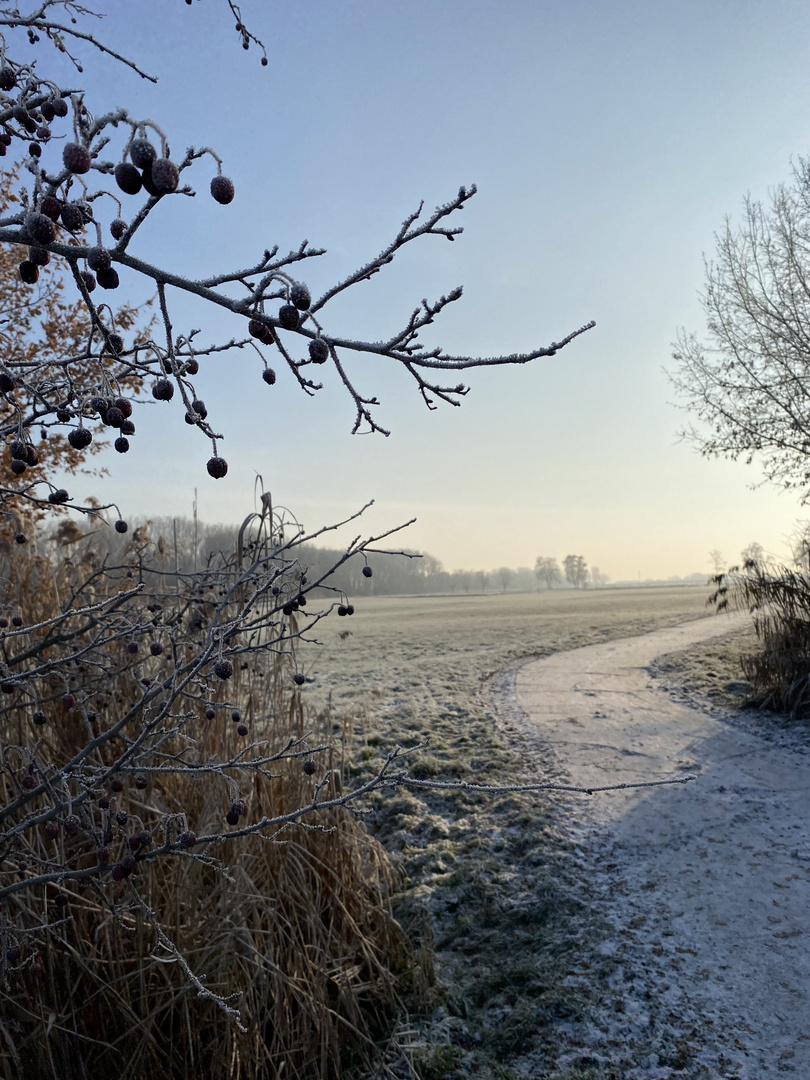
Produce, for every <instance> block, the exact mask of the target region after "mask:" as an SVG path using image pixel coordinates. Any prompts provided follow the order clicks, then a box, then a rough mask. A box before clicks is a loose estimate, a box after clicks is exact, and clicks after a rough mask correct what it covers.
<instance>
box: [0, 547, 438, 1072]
mask: <svg viewBox="0 0 810 1080" xmlns="http://www.w3.org/2000/svg"><path fill="white" fill-rule="evenodd" d="M15 527H16V526H15ZM254 542H255V541H254ZM61 550H62V554H61V555H59V554H57V553H56V552H55V551H50V552H47V553H44V554H39V555H35V554H31V555H28V556H27V557H26V558H25V559H24V560H22V559H20V558H19V556H18V553H16V552H15V551H14V550H13V548H12V547H11V546H10V545H9V543H8V542H6V544H5V547H3V546H2V542H0V563H2V565H0V572H3V573H4V574H5V577H6V581H7V593H6V599H7V601H8V603H7V605H6V606H7V608H8V610H9V611H11V610H19V611H20V612H22V613H23V614H24V617H25V623H26V625H34V624H36V623H38V622H42V621H43V620H44V619H45V618H46V617H48V615H49V614H52V613H53V612H54V611H57V610H58V605H59V598H60V596H64V595H65V594H66V593H70V591H71V590H72V589H73V590H75V589H77V588H78V587H79V585H80V584H81V586H82V588H86V583H87V580H88V576H90V577H92V578H93V580H94V581H95V585H94V589H95V594H96V596H97V598H100V596H101V594H102V593H103V592H104V590H105V589H106V590H109V591H110V592H112V591H113V590H115V589H120V588H121V587H122V582H121V575H119V576H118V577H116V575H115V574H112V573H110V572H105V573H103V574H98V561H99V556H98V553H96V554H95V555H94V554H93V552H92V550H91V549H90V547H89V541H86V540H85V541H82V540H75V539H74V541H70V542H69V543H68V544H67V545H66V547H64V548H63V549H61ZM68 551H69V552H70V557H66V554H65V552H68ZM130 555H132V552H130ZM139 558H140V572H141V576H143V574H144V567H143V548H141V551H140V555H139ZM231 558H232V560H235V559H236V558H237V556H236V555H234V556H232V557H231ZM132 561H133V560H130V562H132ZM225 561H226V563H227V561H228V560H225ZM151 572H152V573H153V579H152V580H151V583H150V584H149V588H150V590H151V597H152V599H154V598H155V597H156V596H158V597H159V599H160V601H161V602H162V604H163V605H164V614H165V613H167V612H168V614H171V605H175V606H176V608H177V611H178V613H179V614H178V618H183V619H185V620H187V621H188V619H190V618H193V617H194V615H195V613H196V612H198V611H199V610H200V609H201V607H202V601H195V602H194V604H192V603H191V596H192V595H195V589H196V591H197V593H199V591H200V586H199V582H197V583H193V582H192V584H191V585H190V586H188V585H187V586H186V587H184V591H180V590H178V591H177V592H176V593H175V592H174V591H172V593H171V594H170V595H161V594H160V591H159V590H160V581H161V580H162V579H161V576H160V574H161V568H160V560H159V559H156V560H155V561H154V563H153V564H152V571H151ZM123 576H124V577H125V573H124V575H123ZM147 576H148V575H147ZM175 584H176V582H175V581H173V585H172V589H173V590H174V587H175ZM189 590H190V592H189ZM31 637H32V638H34V637H35V635H34V634H32V635H31ZM32 644H33V643H32ZM3 647H4V646H3ZM108 648H109V649H110V650H113V651H114V650H115V649H118V650H119V651H120V657H119V660H120V662H119V663H113V664H111V666H110V670H114V671H115V672H116V674H115V678H114V679H113V680H112V681H111V682H110V683H109V685H106V686H105V701H104V705H105V709H106V710H107V712H108V713H109V714H110V717H111V718H112V719H114V718H115V716H117V715H125V714H126V712H127V709H128V707H129V704H130V702H131V700H132V698H133V695H135V694H139V693H141V694H142V693H143V687H142V681H143V675H144V673H145V672H151V670H152V667H154V666H156V665H157V664H159V663H160V662H162V658H154V659H153V658H149V659H148V660H143V659H140V658H139V662H138V663H139V666H137V667H134V666H133V662H132V656H131V654H129V653H128V652H127V651H126V647H125V642H124V641H123V639H122V640H121V641H118V642H113V643H111V644H110V645H109V646H108ZM245 656H246V662H245V663H243V664H241V665H237V666H236V670H235V673H234V677H233V678H232V679H231V680H229V682H228V684H227V687H226V688H225V687H220V692H219V698H218V700H215V701H213V702H212V701H211V700H210V699H209V700H208V701H207V702H202V701H200V700H197V699H196V698H193V697H192V698H189V700H188V701H187V702H186V704H185V706H184V708H185V710H186V719H185V723H184V728H183V730H184V731H186V732H188V734H189V737H188V738H186V737H184V735H183V734H182V732H181V733H178V732H173V733H171V734H170V737H168V738H167V740H166V741H165V742H164V743H162V744H160V746H159V752H158V753H157V756H156V758H155V761H156V762H157V763H158V765H159V767H157V768H155V769H153V770H149V769H147V770H144V773H143V780H140V778H138V779H139V783H133V782H132V780H131V779H128V780H127V783H126V785H125V787H124V789H123V790H122V791H121V792H120V793H118V795H117V796H116V800H115V802H114V806H113V808H112V809H109V810H106V811H105V810H102V809H97V808H96V806H95V804H92V805H91V804H90V803H85V804H84V806H85V814H86V815H90V818H91V820H90V821H89V824H87V826H86V828H85V829H83V831H82V832H81V834H79V835H78V836H75V837H73V838H71V836H70V835H69V834H68V833H66V831H65V830H64V829H62V830H60V831H59V833H58V835H57V836H56V837H53V838H50V837H49V836H48V835H47V834H46V832H45V830H44V829H42V828H40V827H37V828H36V829H35V830H32V831H31V833H32V834H31V835H29V836H28V838H27V845H26V848H25V851H24V854H21V849H15V848H14V846H13V845H6V846H5V848H2V847H0V854H1V855H2V856H3V857H4V861H3V862H2V863H0V875H2V877H4V878H5V879H6V880H7V881H9V880H15V879H17V878H18V877H24V876H25V875H26V874H28V873H30V872H31V871H32V870H33V871H36V872H37V873H39V874H40V875H42V872H43V869H47V867H48V866H65V865H67V864H70V865H72V866H81V865H93V864H94V862H95V860H96V859H97V848H98V845H99V844H104V845H106V846H107V847H108V848H109V850H110V855H109V861H110V864H113V863H115V862H116V860H118V859H120V858H121V857H122V856H123V855H124V854H125V853H126V852H127V843H128V838H129V837H132V836H135V835H138V834H139V833H141V832H142V831H143V832H148V833H154V835H155V839H156V840H157V836H158V831H159V830H161V829H163V830H166V829H167V828H169V826H167V825H166V824H165V823H166V822H167V821H168V822H171V821H175V822H177V823H179V824H177V825H176V829H177V831H179V829H180V828H181V827H183V828H185V829H190V830H193V831H194V832H196V833H197V834H198V835H201V836H202V835H205V834H208V835H210V834H212V833H217V832H218V831H220V830H221V829H222V822H223V821H224V820H225V816H226V814H227V812H228V808H229V806H231V805H232V803H233V802H234V800H235V799H237V798H238V799H240V800H242V802H243V803H244V809H243V813H242V815H241V818H240V821H239V824H238V828H239V829H241V828H242V827H244V826H249V825H250V824H251V822H255V821H257V820H260V819H262V818H263V817H266V816H267V815H268V814H271V815H273V816H277V815H281V814H284V813H287V812H290V811H292V810H294V809H296V808H298V807H301V806H303V805H306V804H307V803H308V802H310V801H311V800H312V797H313V793H314V791H315V786H316V784H318V785H320V790H321V792H322V794H323V798H324V800H326V799H327V798H328V796H329V795H330V793H331V794H332V795H336V794H339V793H340V790H341V785H342V782H343V776H342V769H341V762H340V760H338V756H337V754H336V752H335V750H334V749H332V748H331V747H332V745H333V734H334V733H333V730H332V729H333V725H332V717H331V715H330V714H329V713H328V712H325V713H323V714H322V715H321V716H319V717H316V718H311V717H307V715H306V714H305V710H304V706H303V703H302V698H301V695H300V693H298V692H297V691H296V690H295V689H293V683H292V679H291V675H292V671H293V666H292V665H293V661H292V660H291V657H290V654H289V653H284V652H261V651H259V652H252V653H247V654H245ZM150 665H152V667H150ZM226 692H227V699H226V697H225V694H226ZM0 705H5V707H3V708H0V744H2V750H3V752H4V756H5V757H6V759H7V758H8V755H9V754H11V755H12V756H14V755H17V756H19V755H21V754H22V755H23V756H24V755H25V754H27V753H28V752H29V751H30V752H32V753H34V752H35V753H36V755H37V756H38V758H39V759H47V760H48V761H51V762H59V761H66V760H69V759H70V756H71V754H73V753H74V752H75V749H76V747H77V746H80V745H83V743H84V742H86V740H87V738H88V732H87V730H86V729H87V725H88V720H87V716H86V715H83V714H81V713H79V712H78V711H77V710H73V711H69V712H67V713H65V715H63V716H60V717H59V719H58V721H57V722H53V723H48V724H47V725H46V726H43V727H36V728H35V727H33V726H32V725H31V723H30V717H29V715H28V714H29V712H30V710H29V709H28V707H27V706H24V705H22V704H15V703H13V702H12V703H9V704H6V703H5V702H0ZM206 705H207V707H208V712H209V714H210V711H211V706H212V705H213V706H214V710H213V711H215V714H216V715H215V717H214V718H213V719H208V718H207V717H206V708H205V706H206ZM237 709H238V710H239V712H240V713H241V714H242V715H243V716H244V717H245V718H247V719H248V720H249V722H250V724H251V738H252V740H253V742H254V744H255V742H256V741H257V740H258V741H260V742H261V744H262V747H261V749H262V755H263V758H264V759H270V760H269V761H268V763H267V765H266V766H265V767H263V768H260V769H257V768H255V767H253V768H251V769H250V770H248V769H247V768H246V769H244V770H239V769H238V768H237V769H229V770H228V771H227V773H224V772H220V771H217V769H216V767H215V766H216V763H217V762H230V761H232V760H233V759H234V757H235V756H237V755H238V754H239V752H240V747H241V746H242V745H243V744H244V741H245V740H244V738H241V737H240V736H239V735H238V733H237V731H236V728H237V724H236V723H235V722H233V721H232V718H231V714H232V713H234V712H235V711H236V710H237ZM313 728H314V730H313ZM308 732H312V734H311V737H310V738H309V741H308V742H307V741H306V736H307V733H308ZM192 734H193V754H192V753H191V749H190V748H191V746H192V741H191V735H192ZM123 737H124V738H126V737H128V736H123ZM291 746H292V747H294V748H297V747H304V749H302V750H300V752H292V753H291V752H290V747H291ZM308 746H310V747H318V746H320V747H321V748H322V749H321V751H320V752H319V753H318V754H317V758H318V771H317V773H314V770H313V773H314V774H310V772H309V770H305V769H303V768H302V762H303V761H305V760H306V761H307V762H309V760H310V754H311V753H312V751H310V750H308V749H306V747H308ZM12 748H13V749H12ZM116 752H117V749H116V747H115V746H112V747H109V748H108V747H105V748H104V749H103V750H100V751H99V754H100V755H102V756H103V755H104V754H107V755H108V756H109V755H112V756H114V755H115V754H116ZM273 759H275V760H273ZM173 761H175V762H178V761H183V762H187V761H191V762H192V764H194V765H195V766H196V768H182V769H179V770H178V771H174V772H173V771H166V768H167V763H169V764H170V763H171V762H173ZM206 763H211V764H212V768H210V769H206ZM13 765H14V767H7V768H5V769H3V770H2V771H0V805H2V806H7V805H9V804H10V803H11V802H12V800H14V799H15V797H16V796H17V795H18V792H19V788H18V775H19V767H18V766H19V762H17V761H16V759H15V761H14V763H13ZM101 794H103V792H102V793H101ZM88 807H89V809H88ZM113 810H114V811H115V815H117V816H115V817H114V815H113ZM31 812H35V811H31ZM122 815H126V818H123V816H122ZM90 836H95V838H96V839H95V843H88V837H90ZM164 838H165V837H164ZM71 846H73V847H74V849H75V850H74V851H73V852H71V851H70V850H69V848H70V847H71ZM401 884H402V883H401V881H400V880H399V879H398V876H397V873H396V872H395V870H394V868H393V867H392V864H391V863H390V861H389V859H388V857H387V856H386V854H385V851H384V849H383V848H382V847H381V846H380V844H379V843H378V842H377V841H375V840H374V839H373V838H371V837H370V836H369V835H368V833H367V832H366V829H365V827H364V825H363V824H362V823H361V822H359V821H358V820H357V818H356V816H355V815H354V814H353V813H352V812H351V811H350V810H349V809H348V808H346V807H341V806H337V807H332V808H329V809H325V810H320V811H314V812H312V813H310V814H308V815H307V816H306V818H305V819H302V821H300V822H298V823H294V824H289V825H287V826H286V827H283V828H279V829H276V830H275V831H274V832H273V833H271V834H267V833H266V832H256V833H252V834H248V835H244V836H241V837H239V838H238V839H236V838H235V839H233V840H227V841H223V842H221V843H219V844H216V845H210V846H208V847H207V848H206V849H205V852H204V853H201V852H199V851H193V850H189V851H181V850H175V851H174V852H172V853H170V854H168V855H166V856H165V857H160V858H158V859H154V860H153V861H144V862H143V863H139V869H138V872H137V873H135V874H133V875H132V877H130V878H127V879H125V880H122V881H120V882H118V883H117V884H116V885H114V886H109V887H108V885H107V884H105V887H104V889H102V888H100V887H99V883H98V882H97V880H96V879H95V878H93V877H90V878H87V879H84V880H80V881H77V882H71V881H70V880H65V881H61V882H59V883H54V884H47V885H44V886H43V887H41V888H39V889H37V890H36V891H34V890H27V891H20V892H17V893H14V894H12V895H11V896H9V897H8V899H7V901H6V904H5V906H4V907H3V910H2V912H0V964H1V965H2V967H1V968H0V1077H2V1078H3V1080H12V1078H13V1080H34V1078H37V1080H39V1078H46V1077H53V1078H59V1080H95V1078H98V1080H108V1078H110V1077H115V1078H116V1080H118V1078H129V1080H146V1078H148V1080H192V1078H194V1080H205V1078H208V1077H210V1078H212V1080H213V1078H214V1077H216V1078H218V1080H219V1078H224V1077H229V1078H234V1080H257V1078H259V1077H268V1078H269V1077H284V1080H287V1078H290V1080H304V1078H306V1080H336V1078H337V1077H339V1076H342V1075H352V1074H353V1073H359V1072H362V1071H363V1070H364V1069H366V1068H367V1067H369V1065H370V1063H371V1062H372V1061H373V1060H374V1058H375V1054H376V1048H377V1046H378V1045H379V1044H380V1041H381V1039H383V1038H384V1037H385V1036H386V1035H388V1034H389V1033H390V1031H391V1029H392V1025H393V1024H394V1022H395V1019H396V1016H397V1013H398V1010H399V1009H400V1008H401V995H402V992H403V988H405V987H409V988H410V989H413V987H414V985H415V981H416V982H418V981H419V979H420V977H421V976H420V972H422V971H423V970H424V963H422V962H421V961H419V958H418V957H417V956H416V954H415V952H414V949H413V947H412V946H411V944H410V943H409V941H408V939H407V937H406V935H405V934H404V933H403V931H402V929H401V928H400V926H399V925H398V923H397V922H396V920H395V919H394V917H393V915H392V911H391V897H392V895H393V894H394V893H395V892H396V890H397V889H398V888H399V887H400V886H401ZM57 895H58V896H59V900H58V903H57V902H55V898H56V897H57ZM12 926H13V927H14V935H13V936H12V935H11V934H10V932H9V930H10V928H11V927H12ZM21 943H22V944H21ZM209 993H211V994H216V995H219V996H220V997H226V998H228V999H229V1001H230V1003H231V1004H232V1005H233V1006H234V1007H238V1009H239V1012H240V1014H241V1023H239V1024H237V1023H235V1022H234V1021H233V1019H231V1018H229V1017H228V1016H227V1015H226V1014H225V1013H224V1012H223V1010H222V1008H221V1007H220V1005H219V1004H218V1003H217V1002H216V1001H215V1000H213V998H211V997H209V996H207V995H208V994H209ZM231 995H233V996H232V997H231Z"/></svg>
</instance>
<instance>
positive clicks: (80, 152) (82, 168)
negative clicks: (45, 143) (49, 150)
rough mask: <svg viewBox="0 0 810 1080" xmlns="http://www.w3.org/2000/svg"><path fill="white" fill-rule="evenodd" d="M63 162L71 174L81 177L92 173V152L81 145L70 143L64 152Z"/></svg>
mask: <svg viewBox="0 0 810 1080" xmlns="http://www.w3.org/2000/svg"><path fill="white" fill-rule="evenodd" d="M62 161H63V162H64V165H65V168H66V169H67V170H68V171H69V172H72V173H76V174H77V175H79V176H81V175H82V174H83V173H88V172H90V166H91V165H92V164H93V159H92V158H91V157H90V151H89V150H88V149H87V147H86V146H82V145H81V143H68V144H67V145H66V146H65V148H64V150H63V151H62Z"/></svg>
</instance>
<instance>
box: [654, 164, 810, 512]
mask: <svg viewBox="0 0 810 1080" xmlns="http://www.w3.org/2000/svg"><path fill="white" fill-rule="evenodd" d="M744 205H745V216H744V219H743V222H742V224H741V225H740V226H739V227H738V228H734V227H733V225H732V223H731V221H730V220H729V219H728V218H727V219H726V224H725V228H724V230H723V231H722V232H721V233H719V234H717V236H716V245H717V246H716V252H715V261H713V262H709V261H706V269H705V275H706V284H705V290H704V292H703V295H702V297H701V301H702V304H703V309H704V311H705V312H706V319H707V331H708V336H707V339H706V340H705V341H702V340H700V339H699V338H698V337H697V336H695V335H694V334H691V333H686V332H685V331H681V332H680V333H679V335H678V338H677V341H676V345H675V347H676V351H675V352H674V354H673V358H674V360H675V361H677V364H678V366H677V368H675V369H674V370H673V371H671V372H669V377H670V379H671V381H672V383H673V385H674V386H675V388H676V389H677V391H678V393H679V396H680V398H681V400H682V402H683V405H684V407H685V408H686V409H687V410H688V411H689V412H691V413H692V414H694V416H696V417H697V419H698V421H699V424H698V425H696V426H689V427H688V428H687V429H686V430H685V431H683V432H682V435H683V436H684V437H685V438H686V439H688V440H690V441H691V442H693V443H694V444H695V446H696V447H697V448H698V450H699V451H700V453H701V454H703V455H704V456H706V457H724V458H730V459H732V460H739V459H742V460H744V461H745V462H746V463H748V464H750V463H751V462H752V461H754V460H756V461H757V462H759V464H760V465H761V467H762V469H763V472H764V474H765V478H766V480H768V481H770V482H772V483H774V484H777V485H779V486H780V487H782V488H785V489H787V490H793V491H796V492H797V493H799V494H800V496H801V500H802V502H804V503H806V502H808V501H810V458H808V454H810V389H809V388H810V383H809V382H808V376H810V160H808V159H805V158H801V157H800V158H799V159H798V162H797V163H796V164H795V165H794V167H793V178H792V181H791V182H790V183H788V184H783V185H780V186H779V187H778V188H777V189H776V190H775V191H774V192H773V193H772V195H771V198H770V203H769V205H768V206H765V207H763V205H762V204H761V203H759V202H756V201H754V200H752V199H751V198H750V197H746V199H745V204H744Z"/></svg>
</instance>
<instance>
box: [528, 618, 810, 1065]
mask: <svg viewBox="0 0 810 1080" xmlns="http://www.w3.org/2000/svg"><path fill="white" fill-rule="evenodd" d="M741 624H742V620H741V617H714V618H710V619H701V620H699V621H697V622H692V623H687V624H685V625H682V626H677V627H673V628H669V629H664V630H658V631H654V632H653V633H650V634H646V635H643V636H641V637H635V638H626V639H624V640H619V641H612V642H609V643H606V644H601V645H592V646H588V647H586V648H582V649H577V650H575V651H572V652H568V653H558V654H556V655H553V656H549V657H547V658H545V659H542V660H535V661H531V662H529V663H527V664H525V665H524V666H523V667H521V668H520V669H519V670H518V671H517V672H516V675H515V682H514V694H515V700H516V703H517V705H518V706H519V710H518V715H521V714H522V721H521V723H520V728H521V729H522V730H521V733H520V734H521V736H522V739H521V741H523V742H524V743H525V744H526V747H525V748H526V750H527V751H528V752H529V754H530V753H531V749H532V745H534V747H535V748H536V749H537V750H538V751H542V752H543V753H544V754H546V755H547V754H548V751H549V748H551V750H552V752H553V756H554V758H555V763H556V765H557V766H558V767H559V770H560V773H561V774H562V775H564V776H566V777H567V778H568V779H570V781H571V782H572V783H575V784H577V785H581V786H583V787H595V786H599V785H603V784H610V783H617V782H636V781H646V780H654V779H659V778H664V777H671V776H674V775H687V774H689V775H695V776H696V780H694V781H692V782H690V783H688V784H685V785H674V786H669V787H656V788H646V789H640V790H636V791H627V792H625V791H622V792H613V793H605V794H596V795H594V796H592V797H591V798H587V797H586V798H584V799H583V797H581V796H579V797H575V798H574V799H572V800H571V804H570V805H571V809H572V813H573V814H574V815H575V816H576V818H577V821H576V823H575V826H574V827H575V829H576V830H577V832H576V835H577V840H578V844H579V850H580V854H581V856H582V859H583V865H585V867H586V868H587V871H588V874H589V880H590V883H591V886H592V896H593V903H594V904H595V905H597V907H598V908H599V913H600V914H602V915H604V917H605V918H606V919H607V921H608V923H609V925H610V927H612V930H611V931H610V932H609V933H608V935H607V938H606V940H605V941H604V942H603V944H602V946H601V951H602V953H603V955H604V956H605V958H606V962H607V959H608V958H609V959H610V961H611V964H612V965H613V966H612V968H611V971H612V972H613V974H611V975H610V978H609V979H608V981H607V983H606V986H607V988H608V989H607V990H606V993H605V1000H604V1002H603V1005H604V1010H603V1011H604V1015H602V1016H600V1017H598V1018H595V1019H594V1020H593V1023H592V1031H591V1035H590V1037H589V1043H590V1052H591V1058H592V1060H593V1061H594V1063H597V1062H598V1063H600V1064H601V1065H602V1066H603V1067H608V1068H611V1067H612V1068H615V1067H620V1068H621V1070H622V1071H621V1073H620V1075H621V1076H622V1077H623V1078H624V1080H636V1078H639V1080H642V1078H650V1080H665V1078H668V1077H692V1076H694V1077H699V1076H710V1077H712V1078H713V1077H720V1076H724V1077H738V1078H739V1080H762V1078H763V1077H768V1076H776V1075H777V1074H785V1073H792V1074H794V1075H795V1076H797V1077H800V1078H801V1080H808V1078H810V926H808V915H809V914H810V755H809V754H808V750H809V749H810V739H808V737H807V732H806V729H805V728H801V729H798V728H797V729H792V730H791V729H784V728H782V729H781V730H779V729H778V728H777V729H774V726H773V724H772V722H771V723H770V725H769V721H768V720H763V723H762V729H761V730H762V732H763V733H760V732H758V731H757V730H752V726H753V725H750V724H749V728H748V730H746V729H745V728H744V727H740V726H735V724H734V718H733V717H729V718H727V719H717V718H714V717H712V716H710V715H708V714H706V713H704V712H702V711H698V710H696V709H694V708H689V707H686V706H684V705H683V704H680V703H678V702H676V701H674V700H673V699H671V698H670V697H669V695H668V694H667V693H666V692H665V691H664V690H662V689H661V688H660V686H656V685H654V683H653V680H652V677H651V675H650V672H649V665H650V664H651V663H652V662H653V661H654V660H655V659H656V657H658V656H661V655H663V654H665V653H670V652H675V651H678V650H679V649H682V648H684V649H685V648H688V647H689V646H690V645H693V644H695V643H697V642H700V641H705V640H706V639H707V638H709V637H712V636H716V635H718V634H721V633H727V632H728V631H729V630H732V629H736V628H737V626H739V625H741ZM631 965H632V966H635V967H636V968H639V967H640V970H635V971H630V970H629V967H630V966H631ZM611 987H612V988H613V989H615V994H616V996H615V999H611V995H612V993H613V990H611ZM655 1025H658V1028H659V1029H660V1030H661V1031H662V1032H663V1033H664V1034H666V1035H667V1036H668V1038H666V1039H664V1041H663V1042H661V1045H664V1042H665V1043H666V1045H668V1046H677V1047H680V1050H679V1051H678V1052H677V1053H675V1054H674V1056H673V1054H672V1053H667V1054H664V1053H663V1052H662V1053H658V1054H656V1053H655V1052H654V1051H651V1052H647V1051H649V1047H650V1045H652V1044H651V1043H650V1041H649V1038H646V1036H645V1030H647V1029H651V1028H652V1027H653V1026H655ZM667 1025H669V1026H668V1027H667ZM635 1036H637V1038H636V1037H635ZM645 1038H646V1041H645ZM661 1038H662V1039H663V1035H662V1036H661ZM659 1041H660V1040H659ZM628 1047H629V1048H630V1049H628ZM633 1047H638V1052H641V1050H642V1048H645V1047H646V1049H645V1051H644V1052H645V1053H646V1055H647V1056H646V1057H644V1058H643V1059H641V1060H640V1059H639V1057H638V1053H637V1052H634V1050H633ZM572 1054H573V1052H572ZM575 1060H576V1059H575V1057H573V1056H572V1057H571V1061H570V1063H574V1062H575ZM565 1063H566V1062H565V1060H563V1059H561V1060H560V1061H559V1062H558V1065H564V1064H565ZM606 1075H613V1073H607V1074H606Z"/></svg>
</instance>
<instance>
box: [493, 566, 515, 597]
mask: <svg viewBox="0 0 810 1080" xmlns="http://www.w3.org/2000/svg"><path fill="white" fill-rule="evenodd" d="M514 576H515V573H514V571H513V570H512V569H511V567H509V566H502V567H500V569H499V570H498V571H497V574H496V577H497V578H498V584H499V585H500V587H501V592H506V590H507V589H508V588H509V586H510V584H511V582H512V578H513V577H514Z"/></svg>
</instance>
